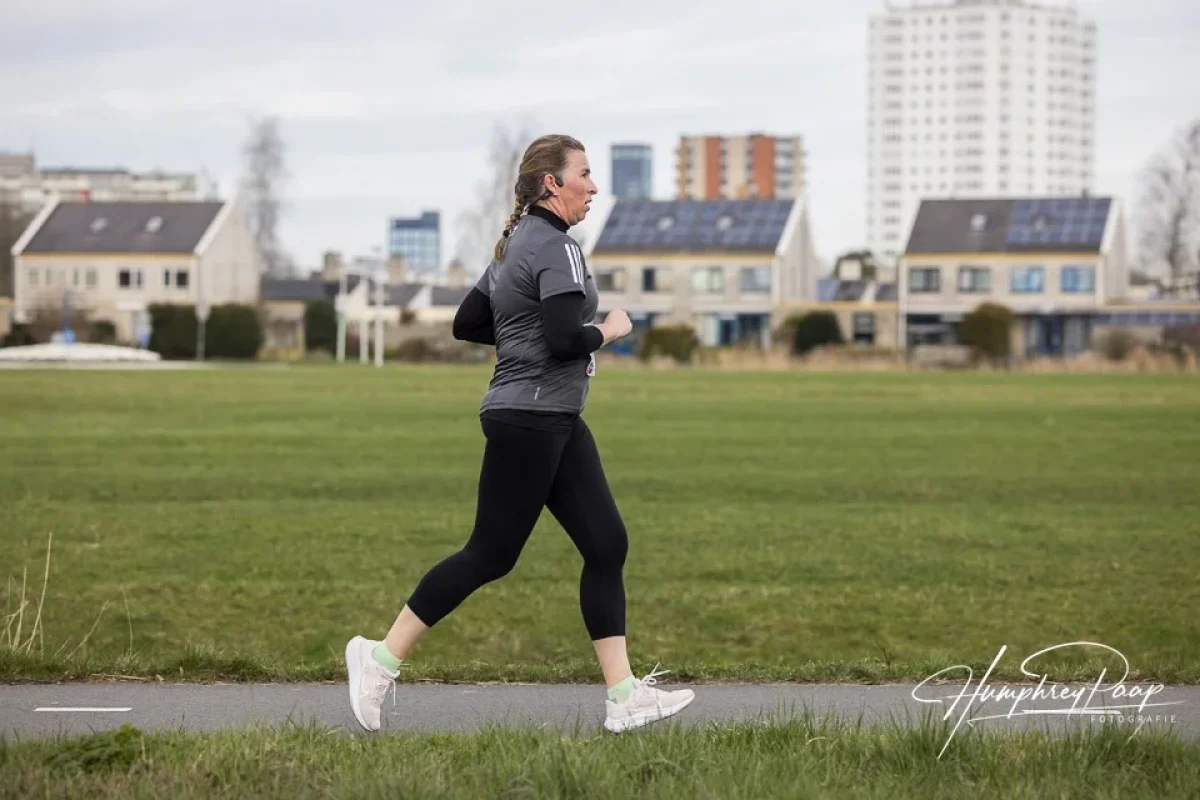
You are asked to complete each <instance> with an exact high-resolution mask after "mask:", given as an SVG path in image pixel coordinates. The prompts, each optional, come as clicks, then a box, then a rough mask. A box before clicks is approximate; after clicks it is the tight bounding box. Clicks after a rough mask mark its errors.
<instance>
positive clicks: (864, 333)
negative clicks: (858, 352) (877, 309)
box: [853, 312, 875, 344]
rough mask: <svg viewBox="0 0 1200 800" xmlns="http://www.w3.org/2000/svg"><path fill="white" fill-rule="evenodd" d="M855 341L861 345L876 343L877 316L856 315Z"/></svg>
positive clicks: (863, 313)
mask: <svg viewBox="0 0 1200 800" xmlns="http://www.w3.org/2000/svg"><path fill="white" fill-rule="evenodd" d="M853 325H854V341H855V343H860V344H874V343H875V315H874V314H872V313H870V312H859V313H856V314H855V315H854V320H853Z"/></svg>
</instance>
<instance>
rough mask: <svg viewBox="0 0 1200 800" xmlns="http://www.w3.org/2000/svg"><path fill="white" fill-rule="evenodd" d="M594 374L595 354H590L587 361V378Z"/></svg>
mask: <svg viewBox="0 0 1200 800" xmlns="http://www.w3.org/2000/svg"><path fill="white" fill-rule="evenodd" d="M595 374H596V354H595V353H592V355H591V357H590V358H589V359H588V365H587V376H588V377H589V378H590V377H592V376H593V375H595Z"/></svg>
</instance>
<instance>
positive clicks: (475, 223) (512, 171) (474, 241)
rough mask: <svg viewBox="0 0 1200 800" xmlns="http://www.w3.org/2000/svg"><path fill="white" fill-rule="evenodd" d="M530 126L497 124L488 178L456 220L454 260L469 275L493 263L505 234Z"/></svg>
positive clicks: (493, 137) (529, 140) (479, 186)
mask: <svg viewBox="0 0 1200 800" xmlns="http://www.w3.org/2000/svg"><path fill="white" fill-rule="evenodd" d="M531 127H532V125H531V124H530V123H529V122H528V121H527V122H525V123H518V124H516V125H515V126H514V127H513V128H512V129H509V128H508V127H506V126H505V125H502V124H497V125H496V126H495V127H494V128H493V129H492V138H491V142H490V144H489V146H488V161H487V164H488V176H487V178H485V179H484V180H482V181H480V182H479V183H477V184H476V186H475V204H474V205H473V206H472V207H471V208H469V209H467V210H466V211H464V212H462V214H460V215H459V218H458V227H459V236H458V247H457V250H456V254H455V255H456V257H457V258H458V260H459V261H461V262H462V263H463V264H465V265H466V267H467V270H468V272H471V273H473V274H476V275H478V274H479V273H480V272H482V271H483V269H484V268H485V267H486V266H487V265H488V263H489V262H490V261H491V260H492V248H494V247H495V245H496V240H497V239H499V238H500V234H501V233H503V232H504V225H505V223H506V222H507V221H508V218H509V216H510V215H511V214H512V212H513V203H515V202H516V197H515V194H514V193H515V187H516V183H517V173H518V171H519V170H520V167H521V156H523V155H524V154H525V148H526V147H528V146H529V143H530V142H531V141H533V134H531V133H530V128H531Z"/></svg>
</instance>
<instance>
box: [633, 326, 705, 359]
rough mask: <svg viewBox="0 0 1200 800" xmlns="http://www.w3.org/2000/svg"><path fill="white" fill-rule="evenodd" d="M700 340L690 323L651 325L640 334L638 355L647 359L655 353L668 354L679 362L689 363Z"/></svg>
mask: <svg viewBox="0 0 1200 800" xmlns="http://www.w3.org/2000/svg"><path fill="white" fill-rule="evenodd" d="M699 344H700V340H699V339H698V338H697V337H696V331H695V330H693V329H692V327H691V326H690V325H662V326H657V327H652V328H650V329H648V330H647V331H645V332H644V333H643V334H642V335H641V346H640V347H639V349H638V357H639V358H641V359H642V360H643V361H649V360H650V358H651V357H653V356H656V355H661V356H670V357H671V358H673V359H675V360H676V361H677V362H679V363H680V364H690V363H691V362H692V356H693V355H695V352H696V347H697V346H698V345H699Z"/></svg>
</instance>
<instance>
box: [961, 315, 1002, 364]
mask: <svg viewBox="0 0 1200 800" xmlns="http://www.w3.org/2000/svg"><path fill="white" fill-rule="evenodd" d="M1013 319H1014V318H1013V313H1012V312H1011V311H1009V310H1008V309H1007V308H1006V307H1004V306H1002V305H998V304H996V303H981V304H980V305H979V306H978V307H977V308H976V309H975V310H974V311H972V312H971V313H970V314H967V315H966V316H965V317H963V321H962V343H963V344H964V345H966V346H967V347H969V348H971V354H972V356H973V357H974V358H975V360H976V361H991V362H993V363H995V362H1001V361H1005V360H1007V359H1008V357H1009V356H1010V355H1012V338H1011V337H1012V326H1013Z"/></svg>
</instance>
